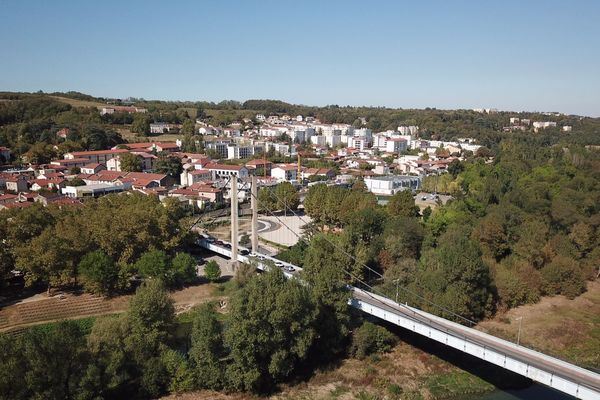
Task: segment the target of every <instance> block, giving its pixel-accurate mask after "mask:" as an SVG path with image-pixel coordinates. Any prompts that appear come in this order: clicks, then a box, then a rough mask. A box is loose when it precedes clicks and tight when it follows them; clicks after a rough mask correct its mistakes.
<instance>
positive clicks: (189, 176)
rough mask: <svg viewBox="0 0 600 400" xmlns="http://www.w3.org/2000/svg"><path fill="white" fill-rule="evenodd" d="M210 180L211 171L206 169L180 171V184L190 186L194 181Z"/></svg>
mask: <svg viewBox="0 0 600 400" xmlns="http://www.w3.org/2000/svg"><path fill="white" fill-rule="evenodd" d="M210 180H212V172H211V171H210V170H208V169H193V168H192V169H189V170H184V171H183V172H182V173H181V176H180V181H181V186H183V187H186V186H192V185H193V184H194V183H198V182H206V181H210Z"/></svg>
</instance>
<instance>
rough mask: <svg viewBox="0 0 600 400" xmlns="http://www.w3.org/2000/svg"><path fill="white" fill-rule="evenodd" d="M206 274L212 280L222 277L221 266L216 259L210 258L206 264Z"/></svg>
mask: <svg viewBox="0 0 600 400" xmlns="http://www.w3.org/2000/svg"><path fill="white" fill-rule="evenodd" d="M204 276H206V279H208V280H209V281H211V282H216V281H218V280H219V278H220V277H221V267H219V264H217V262H216V261H214V260H210V261H209V262H207V263H206V265H205V266H204Z"/></svg>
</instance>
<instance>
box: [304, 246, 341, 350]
mask: <svg viewBox="0 0 600 400" xmlns="http://www.w3.org/2000/svg"><path fill="white" fill-rule="evenodd" d="M332 240H333V236H332V235H329V236H327V237H325V236H324V235H318V236H315V237H313V239H312V240H311V242H310V246H309V248H308V251H307V254H306V259H305V261H304V270H303V278H304V279H305V280H306V281H307V282H308V283H309V285H310V286H309V287H310V290H311V297H312V300H313V303H315V305H316V307H317V316H316V325H315V326H316V328H317V340H316V341H315V343H314V346H313V350H312V354H313V357H314V358H315V359H317V360H319V361H331V360H333V359H334V358H335V357H336V356H338V355H339V354H341V353H342V352H343V351H344V350H345V347H346V343H347V339H348V335H349V333H350V329H349V324H350V320H349V310H348V299H349V297H350V294H349V293H348V289H347V287H346V279H345V277H346V273H345V272H344V270H345V269H346V265H345V260H344V259H343V258H342V257H339V251H338V250H337V249H336V247H335V246H333V245H332Z"/></svg>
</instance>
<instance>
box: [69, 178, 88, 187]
mask: <svg viewBox="0 0 600 400" xmlns="http://www.w3.org/2000/svg"><path fill="white" fill-rule="evenodd" d="M68 185H69V186H85V185H86V183H85V181H84V180H83V179H81V178H73V179H71V180H70V181H69V183H68Z"/></svg>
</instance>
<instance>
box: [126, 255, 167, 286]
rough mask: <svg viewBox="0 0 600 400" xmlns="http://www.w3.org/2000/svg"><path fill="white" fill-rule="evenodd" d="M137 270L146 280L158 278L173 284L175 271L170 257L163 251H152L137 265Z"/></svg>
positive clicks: (143, 256)
mask: <svg viewBox="0 0 600 400" xmlns="http://www.w3.org/2000/svg"><path fill="white" fill-rule="evenodd" d="M135 269H136V270H137V271H138V272H139V273H140V275H142V276H143V277H144V278H156V279H160V280H161V281H163V282H164V283H165V284H167V285H169V284H171V283H173V271H172V269H171V266H170V263H169V257H168V256H167V254H166V253H165V252H164V251H162V250H150V251H148V252H146V253H144V254H142V256H141V257H140V259H139V260H138V261H137V262H136V263H135Z"/></svg>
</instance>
